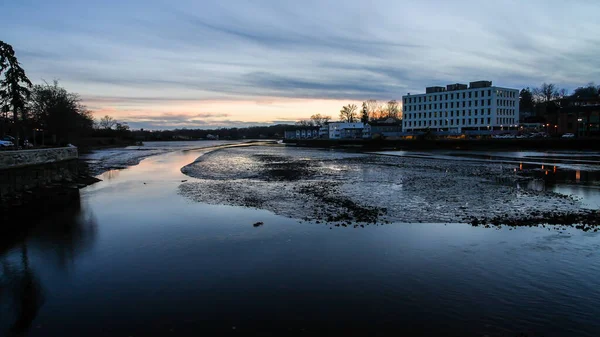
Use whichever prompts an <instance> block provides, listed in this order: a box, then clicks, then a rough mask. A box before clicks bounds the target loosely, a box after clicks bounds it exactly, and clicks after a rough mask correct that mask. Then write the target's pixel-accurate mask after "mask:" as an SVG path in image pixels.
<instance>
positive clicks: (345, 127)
mask: <svg viewBox="0 0 600 337" xmlns="http://www.w3.org/2000/svg"><path fill="white" fill-rule="evenodd" d="M364 127H365V125H364V124H363V123H346V122H330V123H329V124H328V128H329V139H359V138H362V134H363V129H364Z"/></svg>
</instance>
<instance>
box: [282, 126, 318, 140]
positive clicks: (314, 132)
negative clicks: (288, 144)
mask: <svg viewBox="0 0 600 337" xmlns="http://www.w3.org/2000/svg"><path fill="white" fill-rule="evenodd" d="M284 138H285V139H311V138H319V128H318V127H309V128H304V129H297V130H291V131H285V133H284Z"/></svg>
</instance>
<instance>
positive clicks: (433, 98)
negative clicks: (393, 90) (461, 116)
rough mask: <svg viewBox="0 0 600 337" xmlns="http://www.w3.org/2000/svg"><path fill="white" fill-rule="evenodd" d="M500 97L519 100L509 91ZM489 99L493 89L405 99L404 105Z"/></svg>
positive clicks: (515, 94) (501, 93)
mask: <svg viewBox="0 0 600 337" xmlns="http://www.w3.org/2000/svg"><path fill="white" fill-rule="evenodd" d="M496 93H497V95H498V97H506V98H517V92H516V91H508V90H498V91H497V92H496ZM486 94H487V97H491V96H492V89H487V90H481V91H469V92H462V93H460V92H457V93H445V94H438V95H431V96H416V97H406V98H404V104H407V103H423V102H435V101H442V100H448V99H451V100H453V99H461V98H462V99H466V98H478V97H485V96H486ZM461 96H462V97H461Z"/></svg>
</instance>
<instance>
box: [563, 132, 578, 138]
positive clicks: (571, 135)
mask: <svg viewBox="0 0 600 337" xmlns="http://www.w3.org/2000/svg"><path fill="white" fill-rule="evenodd" d="M562 138H575V135H574V134H572V133H565V134H564V135H562Z"/></svg>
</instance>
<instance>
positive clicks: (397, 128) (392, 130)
mask: <svg viewBox="0 0 600 337" xmlns="http://www.w3.org/2000/svg"><path fill="white" fill-rule="evenodd" d="M376 136H381V137H384V138H394V137H401V136H402V121H401V120H398V119H395V118H388V119H386V120H380V121H372V122H369V123H367V124H365V127H364V129H363V138H366V139H370V138H373V137H376Z"/></svg>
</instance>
